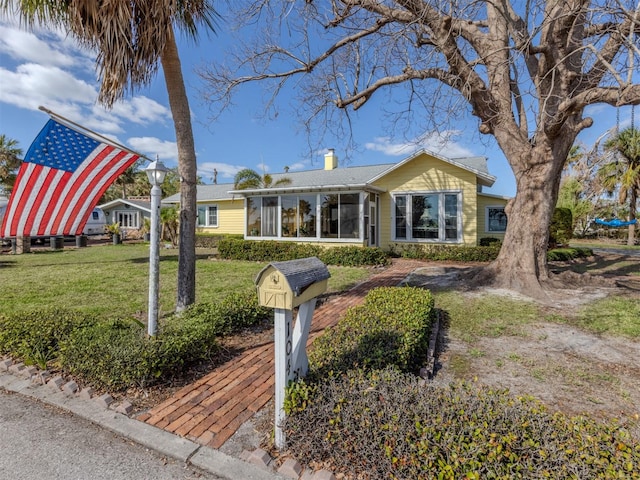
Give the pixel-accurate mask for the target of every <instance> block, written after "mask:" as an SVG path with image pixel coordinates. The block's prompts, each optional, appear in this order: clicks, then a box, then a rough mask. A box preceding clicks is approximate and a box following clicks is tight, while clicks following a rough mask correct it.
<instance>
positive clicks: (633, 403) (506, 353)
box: [408, 250, 640, 438]
mask: <svg viewBox="0 0 640 480" xmlns="http://www.w3.org/2000/svg"><path fill="white" fill-rule="evenodd" d="M465 268H466V267H465V266H464V265H456V266H448V267H446V268H444V267H427V268H425V269H423V270H422V271H417V272H414V274H413V275H412V276H411V277H410V278H409V279H408V281H409V284H411V285H419V286H422V287H425V288H430V289H432V290H433V291H434V298H435V305H436V308H438V309H440V311H441V312H442V314H443V317H444V319H445V328H444V329H443V331H442V333H441V338H440V357H439V371H438V373H437V375H436V380H435V381H436V382H437V383H440V384H443V385H446V384H447V383H448V382H450V381H452V380H465V381H477V382H478V383H480V384H484V385H490V386H493V387H494V388H508V389H509V390H510V391H511V392H512V393H513V394H515V395H532V396H533V397H535V398H537V399H540V400H542V401H543V402H544V403H545V404H546V405H547V406H548V407H549V408H550V409H552V410H555V411H561V412H563V413H566V414H571V415H578V414H586V415H589V416H590V417H593V418H599V419H608V420H611V419H618V420H621V421H622V422H628V424H629V425H631V428H632V431H634V432H635V435H636V436H637V437H638V438H640V425H639V424H638V419H640V407H639V406H640V282H639V281H638V275H640V262H639V261H638V259H637V258H636V257H632V256H629V255H627V254H624V251H622V250H621V251H619V252H615V253H597V254H596V255H594V256H593V257H590V258H585V259H580V260H576V261H569V262H557V263H553V264H552V269H553V270H554V271H556V272H560V273H562V272H568V271H573V272H580V273H588V274H590V275H591V276H592V277H596V278H597V279H598V280H601V282H596V284H593V285H585V286H583V287H580V288H578V287H573V288H571V289H567V290H559V291H556V292H552V293H551V294H550V296H549V298H548V299H547V301H546V302H544V301H540V300H538V301H534V300H533V299H530V298H527V297H524V296H521V295H516V294H514V293H513V292H509V291H504V290H496V289H490V288H480V287H477V286H474V285H470V284H467V283H465V282H463V281H461V280H460V279H461V278H464V277H465V276H464V274H462V273H461V272H464V271H465Z"/></svg>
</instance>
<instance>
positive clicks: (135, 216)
mask: <svg viewBox="0 0 640 480" xmlns="http://www.w3.org/2000/svg"><path fill="white" fill-rule="evenodd" d="M120 215H123V216H124V215H126V216H127V217H129V220H130V221H129V222H122V221H121V220H120V218H119V217H120ZM113 218H114V219H115V220H114V222H118V223H119V224H120V228H126V229H131V230H136V229H139V228H140V226H141V225H140V212H139V211H138V210H115V211H114V212H113ZM125 223H129V225H125Z"/></svg>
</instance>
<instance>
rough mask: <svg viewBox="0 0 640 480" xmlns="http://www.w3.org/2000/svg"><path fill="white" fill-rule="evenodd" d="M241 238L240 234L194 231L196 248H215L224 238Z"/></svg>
mask: <svg viewBox="0 0 640 480" xmlns="http://www.w3.org/2000/svg"><path fill="white" fill-rule="evenodd" d="M230 238H235V239H242V235H218V234H214V233H196V248H215V247H217V246H218V243H220V241H222V240H224V239H230Z"/></svg>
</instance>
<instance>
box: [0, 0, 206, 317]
mask: <svg viewBox="0 0 640 480" xmlns="http://www.w3.org/2000/svg"><path fill="white" fill-rule="evenodd" d="M0 2H1V3H0V5H1V8H2V9H3V10H4V11H9V10H13V9H14V6H15V8H16V9H17V11H18V12H19V13H20V14H21V15H22V17H23V19H24V20H26V22H27V24H31V25H32V24H34V23H38V24H41V25H44V26H60V27H62V28H64V29H65V30H66V31H67V32H68V33H70V34H71V35H72V36H73V37H75V38H76V40H78V42H79V43H80V44H81V45H84V46H86V47H89V48H91V49H94V50H96V51H97V59H96V63H97V67H98V72H99V75H100V80H101V84H100V93H99V96H98V101H99V102H101V103H103V104H104V105H106V106H107V107H110V106H112V105H113V103H114V102H115V101H116V100H118V99H120V98H122V97H123V96H124V94H125V91H127V90H134V89H135V88H137V87H140V86H143V85H147V84H149V83H150V82H151V80H152V79H153V77H154V76H155V73H156V72H157V70H158V66H159V64H161V65H162V69H163V71H164V78H165V83H166V88H167V93H168V97H169V105H170V107H171V113H172V115H173V122H174V127H175V131H176V143H177V145H178V169H179V172H180V177H181V178H182V183H181V188H180V250H179V254H178V289H177V290H178V292H177V302H176V303H177V304H176V308H177V310H183V309H184V308H186V307H187V306H188V305H190V304H192V303H193V302H194V301H195V265H196V255H195V233H196V219H197V206H196V178H197V176H196V171H197V162H196V153H195V146H194V141H193V131H192V128H191V116H190V110H189V101H188V98H187V93H186V89H185V84H184V79H183V77H182V69H181V64H180V56H179V54H178V48H177V45H176V40H175V36H174V26H176V27H178V28H179V29H180V30H182V31H184V32H185V33H186V34H187V35H188V36H189V37H190V38H191V39H193V40H194V41H195V40H197V34H198V27H199V26H200V25H203V26H204V27H206V29H207V30H209V31H214V25H215V20H216V17H217V14H216V12H215V10H214V8H213V6H212V4H211V2H210V0H181V1H173V2H161V1H153V0H114V1H111V2H96V1H94V0H66V1H64V2H61V1H59V0H40V1H33V0H0Z"/></svg>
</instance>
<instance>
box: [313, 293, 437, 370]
mask: <svg viewBox="0 0 640 480" xmlns="http://www.w3.org/2000/svg"><path fill="white" fill-rule="evenodd" d="M433 319H434V310H433V297H432V296H431V293H430V292H429V291H428V290H424V289H420V288H415V287H380V288H375V289H373V290H371V291H370V292H369V293H368V294H367V296H366V297H365V300H364V303H363V304H361V305H358V306H355V307H351V308H349V309H348V310H347V312H346V313H345V315H344V317H343V318H341V319H340V320H339V321H338V323H337V325H336V326H335V327H334V328H332V329H328V330H326V331H325V332H324V333H323V334H322V335H321V336H320V337H319V338H317V339H316V340H315V341H314V343H313V349H312V350H311V352H310V354H309V365H310V373H311V375H313V376H317V377H322V376H325V375H329V374H338V373H340V372H345V371H348V370H350V369H352V368H366V369H375V368H383V367H385V366H388V365H393V366H395V367H396V368H399V369H400V370H403V371H410V370H415V369H416V367H417V366H419V365H420V364H421V362H422V361H423V360H424V359H425V357H426V352H427V348H428V344H429V335H430V332H431V326H432V322H433ZM418 368H419V367H418Z"/></svg>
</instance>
